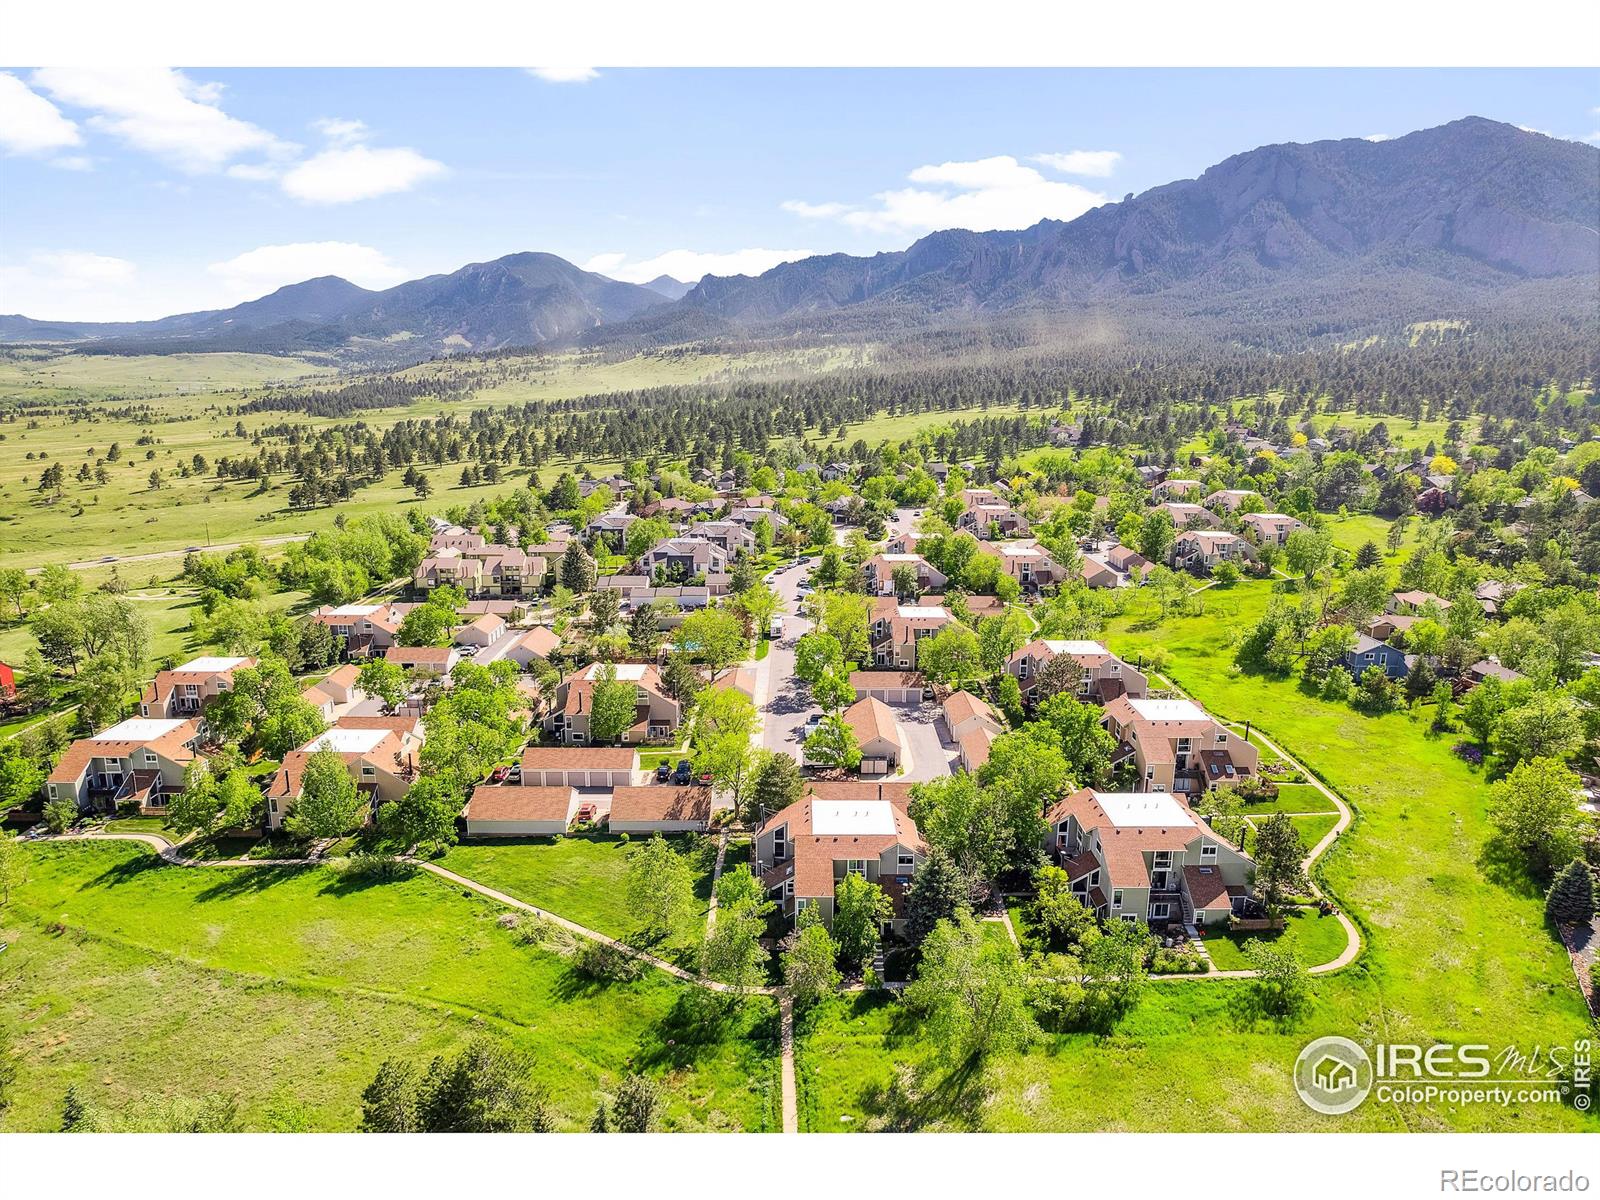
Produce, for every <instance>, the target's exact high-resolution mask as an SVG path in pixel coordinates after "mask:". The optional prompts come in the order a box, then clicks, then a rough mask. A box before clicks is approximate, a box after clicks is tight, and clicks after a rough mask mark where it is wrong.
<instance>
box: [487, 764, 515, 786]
mask: <svg viewBox="0 0 1600 1200" xmlns="http://www.w3.org/2000/svg"><path fill="white" fill-rule="evenodd" d="M510 778H511V768H510V767H496V768H495V769H494V770H493V771H491V772H489V782H490V783H504V782H505V781H506V780H507V779H510Z"/></svg>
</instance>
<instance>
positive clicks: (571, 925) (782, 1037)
mask: <svg viewBox="0 0 1600 1200" xmlns="http://www.w3.org/2000/svg"><path fill="white" fill-rule="evenodd" d="M40 840H41V841H50V842H91V841H105V842H139V843H141V844H143V845H146V846H149V847H151V848H152V849H153V850H155V852H156V853H157V854H158V855H159V856H160V858H161V861H162V862H165V863H169V864H171V865H172V866H176V867H195V868H206V867H211V868H217V869H230V868H231V869H239V868H248V867H319V866H326V865H327V860H325V859H320V858H213V859H194V858H185V857H184V856H183V855H182V854H181V853H180V849H181V847H182V845H183V843H182V842H181V841H180V842H174V841H173V840H172V839H171V838H168V837H165V836H164V835H162V834H159V833H114V832H109V831H104V830H95V831H92V832H86V833H63V834H54V835H51V836H49V837H45V838H41V839H40ZM726 850H727V837H726V835H724V836H723V840H722V844H721V845H720V846H719V847H718V850H717V866H716V868H715V874H716V875H718V876H720V875H721V871H722V862H723V855H724V854H725V852H726ZM405 861H406V862H409V863H411V864H412V865H413V866H415V867H417V868H419V869H420V870H423V871H426V872H428V873H429V874H430V875H433V876H435V877H437V878H439V879H442V880H444V881H445V882H446V883H451V884H454V885H455V886H457V887H461V888H466V889H467V890H468V891H472V892H475V893H477V894H478V895H480V896H482V897H484V898H485V899H486V900H492V901H494V902H495V903H496V904H500V905H503V906H505V907H506V908H510V909H514V910H516V911H518V912H525V913H527V914H529V915H530V916H533V917H537V918H538V919H539V920H541V921H548V922H550V923H551V924H552V925H555V926H556V927H558V928H560V929H564V930H565V931H566V932H568V933H570V934H572V935H573V936H574V937H580V938H585V939H587V940H588V941H591V942H598V943H599V944H600V945H603V946H609V947H610V948H612V949H613V950H615V951H617V952H618V953H619V954H626V955H628V956H629V957H630V958H634V959H637V960H638V961H640V962H642V963H645V964H647V965H649V966H652V967H654V968H656V969H657V970H658V971H665V972H666V973H667V974H668V975H671V976H673V977H674V978H675V979H679V980H682V981H683V982H684V983H689V984H693V985H695V986H697V987H703V988H706V989H707V990H709V991H713V992H721V993H724V994H740V995H757V996H773V997H776V998H777V1000H778V1012H779V1014H780V1017H781V1025H780V1029H779V1035H778V1041H779V1048H780V1050H781V1058H782V1061H781V1064H780V1075H781V1079H782V1085H783V1132H785V1133H798V1132H799V1111H800V1109H799V1102H798V1100H797V1098H796V1095H795V1074H794V1007H793V1005H792V1004H791V1003H790V1001H789V998H788V996H787V994H786V993H785V992H784V991H783V989H782V988H779V987H755V988H745V989H742V990H741V989H739V988H736V987H733V986H732V985H730V984H726V983H723V982H721V981H720V980H716V979H707V978H705V977H704V976H701V975H696V974H694V973H693V972H691V971H686V970H684V968H682V967H680V966H678V965H677V964H676V963H671V962H668V961H667V960H666V959H664V958H659V957H657V956H656V955H654V954H651V953H650V952H649V951H647V950H641V949H639V947H637V946H631V945H629V944H628V943H627V942H624V941H621V940H620V939H618V938H614V937H611V936H610V935H609V934H604V933H601V932H600V931H599V930H597V929H590V928H589V927H588V926H586V925H579V924H578V923H577V922H576V921H571V920H568V919H567V918H566V917H563V916H561V915H560V914H559V913H553V912H550V911H549V910H548V909H543V908H540V907H538V906H537V905H534V904H529V903H528V902H527V901H526V900H519V899H517V897H515V896H512V895H508V894H507V893H505V892H502V891H499V890H498V889H496V888H492V887H490V886H489V885H488V884H484V883H479V882H478V881H477V880H476V879H471V878H469V877H467V876H465V875H458V874H456V872H454V871H451V870H448V869H446V868H444V867H441V866H439V864H437V863H431V862H427V861H426V860H423V859H417V858H408V859H406V860H405ZM707 916H708V918H709V919H710V921H713V922H714V921H715V919H716V892H715V890H713V892H712V898H711V909H710V911H709V912H708V914H707Z"/></svg>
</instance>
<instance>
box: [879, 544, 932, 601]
mask: <svg viewBox="0 0 1600 1200" xmlns="http://www.w3.org/2000/svg"><path fill="white" fill-rule="evenodd" d="M897 570H898V571H901V572H902V573H904V572H905V571H910V572H911V573H912V575H913V576H914V577H915V579H916V588H915V594H916V595H918V596H920V595H922V594H923V593H924V592H937V591H940V590H942V589H943V588H944V585H945V584H946V583H948V582H949V579H948V578H947V577H946V576H945V574H944V572H942V571H939V570H937V569H936V568H935V567H934V566H933V565H932V564H931V563H929V562H928V560H927V559H925V558H923V557H922V555H920V554H889V553H885V554H874V555H873V556H872V557H871V558H869V559H867V561H866V562H864V563H862V564H861V573H862V575H863V576H865V577H866V581H867V591H868V592H869V593H870V594H872V595H874V596H888V595H891V594H892V593H893V592H894V574H895V572H896V571H897Z"/></svg>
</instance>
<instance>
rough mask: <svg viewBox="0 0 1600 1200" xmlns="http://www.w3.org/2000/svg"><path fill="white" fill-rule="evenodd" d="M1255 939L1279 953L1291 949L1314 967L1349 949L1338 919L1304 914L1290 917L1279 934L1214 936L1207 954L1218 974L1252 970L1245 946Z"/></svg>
mask: <svg viewBox="0 0 1600 1200" xmlns="http://www.w3.org/2000/svg"><path fill="white" fill-rule="evenodd" d="M1252 938H1257V939H1260V940H1261V941H1263V942H1267V943H1269V944H1271V945H1273V946H1275V947H1277V948H1278V949H1284V948H1288V949H1291V950H1293V951H1294V953H1295V956H1296V957H1297V958H1299V960H1300V961H1301V962H1303V963H1305V964H1306V965H1307V966H1312V967H1314V966H1316V965H1318V964H1319V963H1325V962H1332V961H1333V960H1334V959H1336V958H1338V957H1339V955H1340V954H1341V953H1342V952H1343V950H1344V947H1345V936H1344V928H1343V926H1341V925H1340V924H1339V921H1338V918H1337V917H1323V916H1318V915H1317V913H1316V912H1315V911H1302V912H1300V913H1298V914H1296V915H1295V916H1292V917H1290V918H1289V919H1288V921H1287V922H1286V923H1285V926H1284V928H1283V929H1282V930H1280V931H1278V932H1264V933H1223V934H1216V933H1213V934H1210V935H1208V936H1207V937H1206V952H1207V953H1208V954H1210V955H1211V961H1212V962H1213V963H1215V964H1216V967H1217V970H1219V971H1243V970H1246V969H1247V968H1248V967H1249V966H1250V960H1249V959H1247V958H1246V957H1245V956H1244V944H1245V943H1246V942H1248V941H1250V940H1251V939H1252Z"/></svg>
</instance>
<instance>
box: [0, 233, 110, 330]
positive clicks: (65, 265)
mask: <svg viewBox="0 0 1600 1200" xmlns="http://www.w3.org/2000/svg"><path fill="white" fill-rule="evenodd" d="M137 277H138V271H137V268H135V266H134V264H133V263H131V262H129V261H128V260H127V259H125V258H112V257H111V256H110V255H106V254H92V253H89V252H88V251H84V250H41V251H36V252H35V253H33V254H31V255H29V256H28V257H27V258H26V259H25V260H23V261H21V262H18V263H11V264H4V265H0V312H14V313H23V314H25V315H27V316H30V317H38V318H42V319H46V320H63V321H66V320H77V321H89V320H118V319H124V318H126V317H127V315H128V314H127V312H126V311H125V310H124V306H125V305H127V304H129V303H131V302H133V301H134V300H135V298H136V293H135V284H136V282H137ZM91 309H92V310H93V311H86V310H91Z"/></svg>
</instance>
